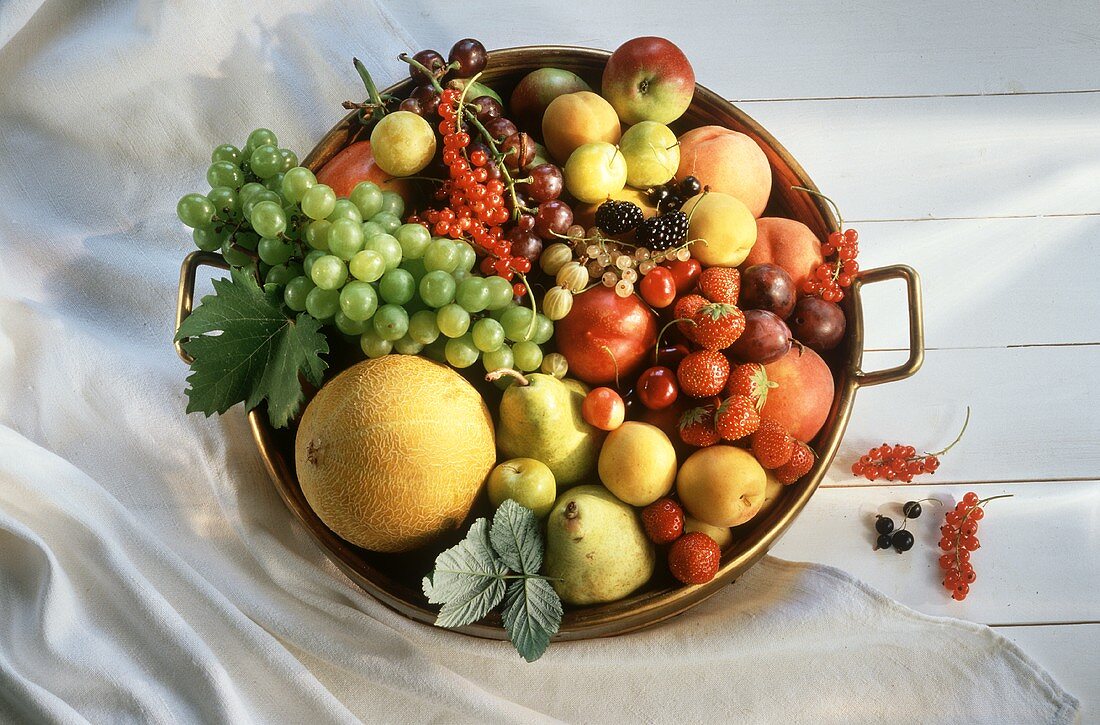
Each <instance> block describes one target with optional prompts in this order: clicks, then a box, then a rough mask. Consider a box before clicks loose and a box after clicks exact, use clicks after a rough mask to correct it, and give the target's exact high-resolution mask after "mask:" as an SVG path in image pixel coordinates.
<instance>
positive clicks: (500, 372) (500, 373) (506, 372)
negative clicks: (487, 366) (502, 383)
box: [485, 368, 531, 385]
mask: <svg viewBox="0 0 1100 725" xmlns="http://www.w3.org/2000/svg"><path fill="white" fill-rule="evenodd" d="M505 376H509V377H513V378H515V379H516V382H518V383H519V384H520V385H530V384H531V381H530V380H528V379H527V378H526V377H524V375H523V373H521V372H520V371H519V370H513V369H512V368H498V369H497V370H494V371H493V372H491V373H489V374H488V375H486V376H485V379H486V380H488V381H489V382H490V383H493V382H496V381H497V380H500V379H501V378H503V377H505Z"/></svg>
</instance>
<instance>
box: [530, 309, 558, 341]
mask: <svg viewBox="0 0 1100 725" xmlns="http://www.w3.org/2000/svg"><path fill="white" fill-rule="evenodd" d="M553 336H554V323H553V322H551V321H550V318H549V317H547V316H546V315H544V314H542V313H541V312H540V313H539V314H538V315H536V316H535V334H533V335H531V342H533V343H535V344H536V345H545V344H546V343H548V342H550V338H551V337H553Z"/></svg>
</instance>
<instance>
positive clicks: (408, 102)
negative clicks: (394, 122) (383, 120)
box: [397, 98, 424, 116]
mask: <svg viewBox="0 0 1100 725" xmlns="http://www.w3.org/2000/svg"><path fill="white" fill-rule="evenodd" d="M397 110H398V111H408V112H409V113H415V114H416V115H418V116H422V115H424V114H423V113H422V110H423V109H421V108H420V101H418V100H416V99H415V98H406V99H405V100H403V101H401V103H400V104H398V106H397Z"/></svg>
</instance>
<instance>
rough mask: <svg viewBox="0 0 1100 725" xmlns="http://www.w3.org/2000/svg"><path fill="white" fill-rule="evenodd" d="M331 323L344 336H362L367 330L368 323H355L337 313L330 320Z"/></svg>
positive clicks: (342, 314) (341, 313)
mask: <svg viewBox="0 0 1100 725" xmlns="http://www.w3.org/2000/svg"><path fill="white" fill-rule="evenodd" d="M332 321H333V322H334V323H336V329H337V330H339V331H340V332H342V333H344V334H345V335H355V336H359V335H362V334H363V332H364V331H365V330H366V329H367V326H368V324H369V323H367V322H362V321H356V320H353V319H351V318H350V317H348V316H347V315H345V314H344V313H343V312H337V313H336V316H335V317H333V318H332Z"/></svg>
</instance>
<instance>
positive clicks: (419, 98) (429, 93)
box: [409, 86, 439, 126]
mask: <svg viewBox="0 0 1100 725" xmlns="http://www.w3.org/2000/svg"><path fill="white" fill-rule="evenodd" d="M409 98H412V99H414V100H416V102H417V103H418V104H420V115H422V116H423V117H424V118H426V119H428V122H429V123H431V122H432V120H433V119H434V118H435V115H436V109H438V108H439V92H438V91H436V90H435V89H434V88H432V87H431V86H417V87H416V88H414V89H413V92H412V93H410V94H409ZM432 126H435V124H434V123H432Z"/></svg>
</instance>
